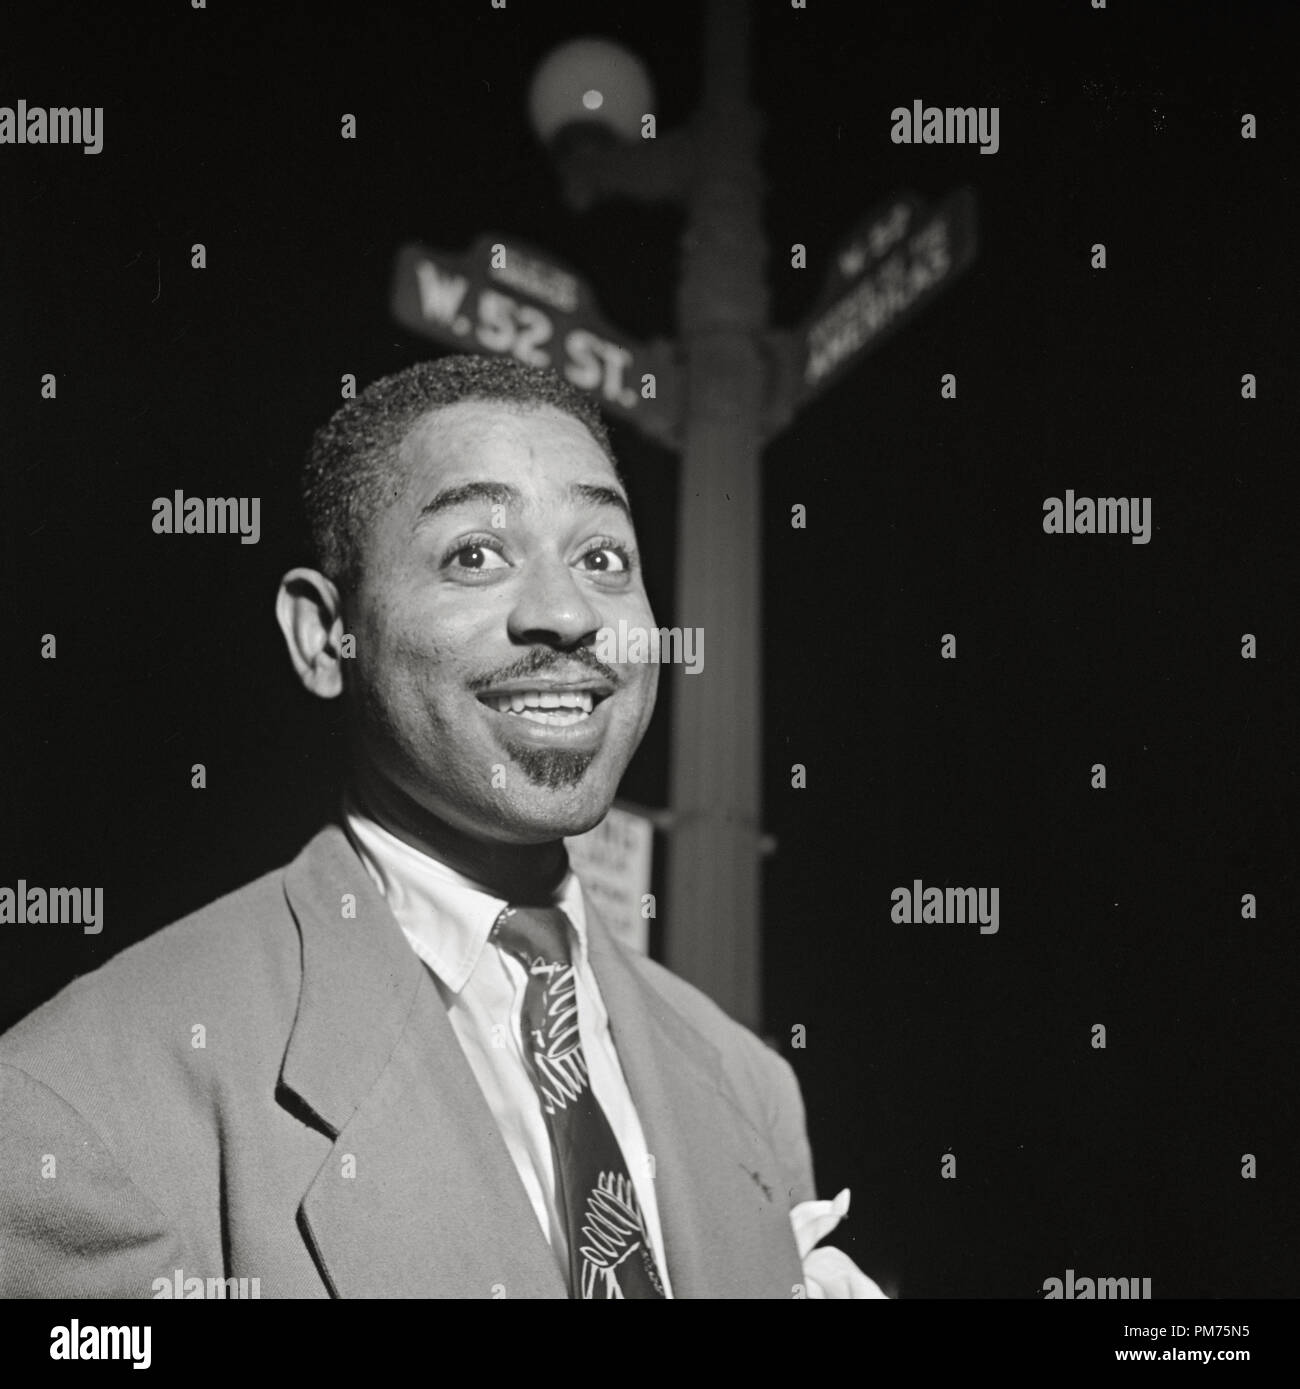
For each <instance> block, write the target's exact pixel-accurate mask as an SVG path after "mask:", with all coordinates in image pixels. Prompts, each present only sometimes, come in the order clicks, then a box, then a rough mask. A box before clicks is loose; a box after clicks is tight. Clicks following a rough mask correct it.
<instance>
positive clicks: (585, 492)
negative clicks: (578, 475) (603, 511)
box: [569, 482, 632, 521]
mask: <svg viewBox="0 0 1300 1389" xmlns="http://www.w3.org/2000/svg"><path fill="white" fill-rule="evenodd" d="M569 495H570V496H571V497H575V498H577V499H578V500H580V501H584V502H588V503H590V504H591V505H592V506H612V507H614V508H615V509H616V510H618V511H621V512H622V513H623V515H624V516H626V517H627V519H628V520H629V521H630V520H631V519H632V509H631V507H629V506H628V504H627V498H626V497H625V496H624V495H623V494H622V492H620V491H619V490H618V489H617V488H616V487H600V486H597V485H596V484H595V483H591V482H575V483H574V484H573V486H572V487H570V488H569Z"/></svg>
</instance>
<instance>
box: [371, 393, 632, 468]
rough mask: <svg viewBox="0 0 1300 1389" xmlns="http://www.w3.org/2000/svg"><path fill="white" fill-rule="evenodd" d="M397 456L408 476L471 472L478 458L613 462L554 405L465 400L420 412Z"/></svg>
mask: <svg viewBox="0 0 1300 1389" xmlns="http://www.w3.org/2000/svg"><path fill="white" fill-rule="evenodd" d="M398 456H399V460H400V461H401V463H402V465H403V467H404V469H405V470H407V471H408V472H409V473H410V474H411V475H412V476H418V475H421V474H428V473H431V472H443V471H448V470H450V469H453V468H455V469H466V468H468V469H469V470H471V471H473V470H474V469H475V468H476V467H477V465H478V464H479V463H486V462H489V461H493V462H495V461H498V460H500V461H504V462H508V463H512V464H514V465H515V466H516V467H521V468H522V467H525V466H527V465H529V464H534V463H538V462H544V463H547V464H549V465H551V466H555V465H556V464H559V463H562V462H563V461H564V460H565V459H568V458H572V459H573V461H574V462H575V463H579V464H591V463H596V464H597V465H598V466H600V465H603V470H604V471H607V472H608V473H609V474H611V475H613V474H614V473H615V469H614V465H613V464H612V463H611V462H610V460H609V458H608V456H607V455H606V454H605V451H604V450H603V449H602V448H601V447H600V445H599V444H598V443H597V442H596V440H595V438H594V437H593V435H592V433H591V431H590V430H589V429H588V428H587V427H586V425H584V424H583V423H582V421H581V420H578V419H575V418H574V417H573V416H572V415H569V414H566V413H565V412H564V411H563V410H557V409H556V408H555V407H554V406H552V405H519V404H516V403H514V402H513V401H496V400H464V401H458V402H457V403H456V404H454V405H444V406H440V407H437V408H435V409H433V410H431V411H429V412H428V413H427V414H425V415H422V416H421V417H420V419H418V420H417V421H416V422H415V424H414V425H412V427H411V428H410V429H409V430H408V431H407V434H406V437H405V439H403V441H402V445H401V448H400V449H399V450H398Z"/></svg>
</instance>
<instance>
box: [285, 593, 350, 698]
mask: <svg viewBox="0 0 1300 1389" xmlns="http://www.w3.org/2000/svg"><path fill="white" fill-rule="evenodd" d="M275 616H276V621H278V622H279V624H280V630H281V631H282V632H283V633H284V644H285V645H286V646H287V647H288V648H289V659H290V660H291V661H292V662H293V668H294V670H296V671H297V672H298V679H299V680H301V681H302V683H303V685H304V687H305V688H306V689H308V690H310V691H311V693H312V694H314V695H318V696H319V697H320V698H321V699H334V698H335V697H336V696H337V695H340V694H342V692H343V658H342V656H341V654H340V652H341V649H342V645H343V604H342V600H341V599H340V597H339V591H338V589H337V588H336V587H335V585H334V584H333V583H332V582H331V581H330V580H329V579H327V578H326V577H325V575H324V574H320V573H318V572H317V571H316V570H315V569H291V570H289V572H288V573H287V574H286V575H285V576H284V578H283V579H281V580H280V591H279V593H277V594H276V596H275Z"/></svg>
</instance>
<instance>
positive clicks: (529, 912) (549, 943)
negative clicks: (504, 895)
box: [492, 907, 570, 970]
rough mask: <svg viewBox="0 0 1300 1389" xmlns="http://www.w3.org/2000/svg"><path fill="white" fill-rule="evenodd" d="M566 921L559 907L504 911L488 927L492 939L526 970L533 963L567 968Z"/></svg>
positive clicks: (567, 943)
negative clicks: (494, 922)
mask: <svg viewBox="0 0 1300 1389" xmlns="http://www.w3.org/2000/svg"><path fill="white" fill-rule="evenodd" d="M568 925H569V918H568V917H567V916H565V914H564V913H563V912H562V911H561V910H560V909H559V907H507V908H506V909H505V911H503V912H502V913H501V915H500V916H499V917H497V919H496V924H495V925H494V926H493V927H492V939H493V940H494V941H496V943H497V944H498V945H499V946H500V947H501V948H502V949H503V950H508V951H510V953H511V954H512V955H517V956H518V957H519V958H520V959H521V960H522V961H523V962H524V964H525V966H527V967H528V968H529V969H530V970H531V969H532V967H533V964H534V962H535V961H538V960H540V961H542V963H543V964H547V965H555V964H562V965H567V964H569V962H570V957H569V933H568V929H567V928H568Z"/></svg>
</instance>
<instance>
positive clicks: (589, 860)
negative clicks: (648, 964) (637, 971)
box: [564, 806, 654, 955]
mask: <svg viewBox="0 0 1300 1389" xmlns="http://www.w3.org/2000/svg"><path fill="white" fill-rule="evenodd" d="M564 842H565V845H566V846H567V848H568V850H569V864H570V866H571V867H572V869H573V871H574V872H575V873H576V874H577V875H578V881H579V882H580V883H581V884H582V887H583V891H584V892H585V893H586V894H587V897H588V898H589V899H590V901H591V903H592V905H593V906H594V907H595V908H596V910H597V911H598V912H599V913H600V917H601V920H602V921H603V922H604V923H605V924H606V925H607V926H608V927H609V929H610V931H611V932H612V933H613V935H614V937H615V939H616V940H618V941H620V942H622V944H624V945H626V946H628V947H629V948H630V949H632V950H635V951H637V952H638V953H639V954H642V955H644V954H646V953H647V951H648V950H649V948H650V921H649V918H648V917H647V916H646V915H645V914H644V912H643V910H642V907H643V903H644V901H645V899H646V898H647V897H648V896H649V893H650V862H651V854H652V851H653V846H654V825H653V824H652V823H651V822H650V821H649V820H647V819H646V818H645V817H644V816H641V815H635V814H633V813H632V812H631V811H628V810H621V809H620V808H619V807H618V806H614V807H613V808H612V809H611V810H610V812H609V814H608V815H606V816H605V818H604V819H603V820H602V821H601V822H600V824H598V825H597V826H596V827H595V828H594V829H590V830H588V831H587V833H586V834H579V835H574V836H573V838H571V839H566V840H565V841H564Z"/></svg>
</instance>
